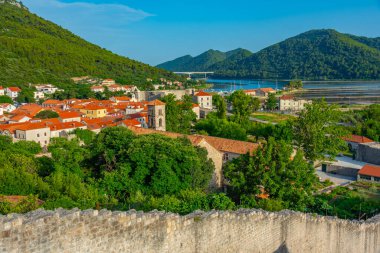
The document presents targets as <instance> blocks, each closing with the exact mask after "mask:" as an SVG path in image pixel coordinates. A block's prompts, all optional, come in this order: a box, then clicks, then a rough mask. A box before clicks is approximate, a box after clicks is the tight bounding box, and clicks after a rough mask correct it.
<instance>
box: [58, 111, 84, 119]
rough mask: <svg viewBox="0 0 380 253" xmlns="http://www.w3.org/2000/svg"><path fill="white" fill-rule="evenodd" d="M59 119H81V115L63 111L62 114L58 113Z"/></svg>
mask: <svg viewBox="0 0 380 253" xmlns="http://www.w3.org/2000/svg"><path fill="white" fill-rule="evenodd" d="M59 117H60V118H61V119H72V118H80V117H81V113H79V112H68V111H64V112H60V113H59Z"/></svg>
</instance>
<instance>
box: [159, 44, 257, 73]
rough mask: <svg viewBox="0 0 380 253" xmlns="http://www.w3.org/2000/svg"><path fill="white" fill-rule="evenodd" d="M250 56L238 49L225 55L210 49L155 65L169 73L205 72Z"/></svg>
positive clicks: (243, 50) (249, 53) (245, 51)
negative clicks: (215, 66)
mask: <svg viewBox="0 0 380 253" xmlns="http://www.w3.org/2000/svg"><path fill="white" fill-rule="evenodd" d="M251 54H252V53H251V52H249V51H248V50H245V49H240V48H239V49H235V50H232V51H229V52H225V53H224V52H221V51H218V50H212V49H210V50H208V51H207V52H204V53H203V54H200V55H198V56H196V57H192V56H190V55H186V56H183V57H180V58H177V59H175V60H173V61H169V62H165V63H163V64H160V65H157V67H158V68H163V69H167V70H170V71H205V70H208V69H212V68H213V66H214V65H215V64H218V63H221V62H227V61H228V62H229V61H231V62H234V61H236V60H240V59H243V58H245V57H247V56H249V55H251Z"/></svg>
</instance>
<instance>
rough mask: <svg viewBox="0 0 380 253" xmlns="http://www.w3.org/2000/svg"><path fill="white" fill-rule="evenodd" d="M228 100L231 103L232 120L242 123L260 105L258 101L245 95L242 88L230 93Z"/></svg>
mask: <svg viewBox="0 0 380 253" xmlns="http://www.w3.org/2000/svg"><path fill="white" fill-rule="evenodd" d="M228 100H229V101H230V102H231V104H232V108H233V109H232V110H233V114H234V115H233V117H232V119H233V121H235V122H236V123H239V124H242V123H246V122H248V121H249V117H250V116H251V114H252V113H253V112H254V111H257V110H258V109H259V107H260V101H258V99H257V98H256V99H254V98H253V97H251V96H249V95H247V94H245V93H244V91H242V90H238V91H235V92H234V93H232V94H231V95H230V96H229V98H228Z"/></svg>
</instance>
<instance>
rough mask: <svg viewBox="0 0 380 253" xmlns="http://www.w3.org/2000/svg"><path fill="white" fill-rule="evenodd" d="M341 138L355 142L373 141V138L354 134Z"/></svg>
mask: <svg viewBox="0 0 380 253" xmlns="http://www.w3.org/2000/svg"><path fill="white" fill-rule="evenodd" d="M343 140H345V141H348V142H355V143H370V142H374V141H373V140H371V139H369V138H367V137H365V136H360V135H355V134H352V135H350V136H347V137H344V138H343Z"/></svg>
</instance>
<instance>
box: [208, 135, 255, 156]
mask: <svg viewBox="0 0 380 253" xmlns="http://www.w3.org/2000/svg"><path fill="white" fill-rule="evenodd" d="M203 137H204V138H205V139H206V141H207V142H208V143H210V144H211V145H212V146H214V147H215V148H216V149H217V150H219V151H224V152H229V153H235V154H242V155H243V154H246V153H250V154H252V153H253V152H254V151H255V150H256V149H257V148H258V147H259V144H257V143H252V142H246V141H237V140H230V139H225V138H219V137H213V136H203Z"/></svg>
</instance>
